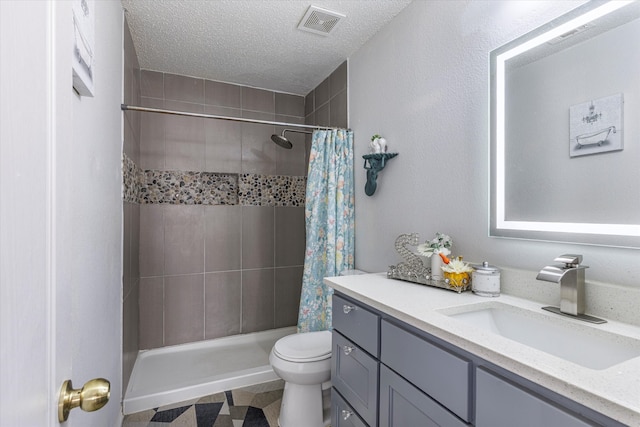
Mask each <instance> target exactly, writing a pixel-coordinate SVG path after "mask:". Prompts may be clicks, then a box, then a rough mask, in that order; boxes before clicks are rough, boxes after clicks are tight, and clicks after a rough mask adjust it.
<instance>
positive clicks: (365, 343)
mask: <svg viewBox="0 0 640 427" xmlns="http://www.w3.org/2000/svg"><path fill="white" fill-rule="evenodd" d="M332 307H333V311H332V316H333V320H332V322H333V328H334V329H337V330H338V331H340V333H341V334H342V335H344V336H345V337H347V338H349V339H350V340H352V341H353V342H355V343H356V344H358V346H360V347H361V348H363V349H365V350H366V351H368V352H369V353H370V354H372V355H373V356H375V357H377V356H378V335H379V331H380V318H379V317H378V315H377V314H374V313H372V312H371V311H369V310H367V309H365V308H364V307H363V306H362V305H361V304H358V303H354V302H351V301H348V300H346V299H344V298H342V297H340V296H339V295H335V294H334V295H333V304H332Z"/></svg>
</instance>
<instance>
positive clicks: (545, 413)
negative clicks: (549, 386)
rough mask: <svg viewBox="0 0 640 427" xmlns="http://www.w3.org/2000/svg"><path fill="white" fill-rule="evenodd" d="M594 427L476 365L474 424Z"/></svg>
mask: <svg viewBox="0 0 640 427" xmlns="http://www.w3.org/2000/svg"><path fill="white" fill-rule="evenodd" d="M515 425H517V426H520V427H537V426H562V427H593V426H599V425H600V424H595V423H589V422H588V421H586V420H583V419H582V418H578V416H577V415H574V414H572V413H570V412H568V411H567V410H565V409H563V408H561V407H559V406H557V405H555V404H554V403H553V402H551V401H549V400H547V399H544V398H542V397H538V396H537V395H536V394H533V393H532V392H529V391H528V390H526V389H524V388H521V387H520V386H517V385H515V384H513V383H511V382H510V381H508V380H506V379H503V378H501V377H499V376H497V375H494V374H493V373H491V372H489V371H486V370H484V369H483V368H478V369H477V373H476V426H477V427H512V426H515Z"/></svg>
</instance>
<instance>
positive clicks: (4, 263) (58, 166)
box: [0, 0, 122, 427]
mask: <svg viewBox="0 0 640 427" xmlns="http://www.w3.org/2000/svg"><path fill="white" fill-rule="evenodd" d="M95 8H96V9H95V11H96V21H95V53H96V58H99V59H100V61H99V64H100V65H99V67H97V68H96V73H95V76H94V78H95V80H94V82H95V88H96V91H95V97H94V98H81V97H79V96H78V95H77V94H76V93H75V92H74V91H73V89H72V79H71V52H72V50H71V49H72V43H73V37H74V32H73V26H72V25H73V17H72V12H71V2H68V1H38V2H24V1H19V0H18V1H0V304H1V307H0V319H1V324H0V355H1V358H0V375H1V376H0V425H2V426H5V425H6V426H21V427H30V426H34V427H42V426H44V427H48V426H57V425H59V423H58V420H57V403H58V394H59V390H60V386H61V384H62V382H63V381H64V380H66V379H71V380H72V381H73V386H74V388H80V387H82V385H83V384H84V383H85V382H86V381H88V380H90V379H92V378H95V377H104V378H107V379H108V380H109V381H110V382H111V399H110V401H109V403H107V405H106V406H105V407H104V408H103V409H101V410H100V411H97V412H93V413H86V412H82V411H81V410H80V409H74V410H73V411H72V412H71V414H70V416H69V420H68V421H67V422H66V423H65V424H64V425H67V426H72V427H73V426H117V425H119V424H120V418H121V415H120V414H121V411H120V402H121V378H120V376H121V359H122V357H121V292H122V291H121V288H122V285H121V281H122V278H121V275H122V261H121V260H122V237H121V236H122V210H121V209H122V203H121V198H120V180H121V178H120V176H121V175H120V174H121V172H120V156H121V154H120V152H121V134H122V131H121V112H120V110H119V104H120V100H121V94H122V83H121V82H122V78H121V77H122V42H121V39H122V36H121V35H122V11H121V6H120V2H115V1H114V2H95ZM97 64H98V62H97Z"/></svg>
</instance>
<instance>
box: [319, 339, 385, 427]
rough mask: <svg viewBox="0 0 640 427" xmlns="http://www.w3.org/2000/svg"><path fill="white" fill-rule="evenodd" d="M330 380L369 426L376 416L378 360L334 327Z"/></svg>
mask: <svg viewBox="0 0 640 427" xmlns="http://www.w3.org/2000/svg"><path fill="white" fill-rule="evenodd" d="M331 382H332V384H333V387H334V388H335V389H336V390H338V391H339V392H340V394H341V395H342V396H343V397H344V398H345V400H346V401H347V402H348V403H349V405H351V407H352V408H354V409H355V410H356V412H358V414H359V415H360V417H362V419H363V420H364V421H365V422H366V423H367V424H369V425H370V426H376V425H377V419H378V361H377V360H376V359H374V358H373V357H371V356H370V355H369V354H368V353H367V352H365V351H364V350H362V349H361V348H360V347H358V346H356V345H355V344H354V343H352V342H351V341H349V340H348V339H346V338H345V337H343V336H342V335H340V334H339V333H337V332H336V331H333V353H332V358H331Z"/></svg>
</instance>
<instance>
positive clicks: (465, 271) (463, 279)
mask: <svg viewBox="0 0 640 427" xmlns="http://www.w3.org/2000/svg"><path fill="white" fill-rule="evenodd" d="M442 271H444V278H445V279H448V283H449V286H451V287H452V288H461V287H463V286H466V285H468V284H469V282H470V278H469V273H471V272H472V271H473V268H472V267H471V266H470V265H469V264H467V263H466V262H464V261H462V257H458V258H455V259H452V260H451V261H449V263H448V264H446V265H443V266H442Z"/></svg>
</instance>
